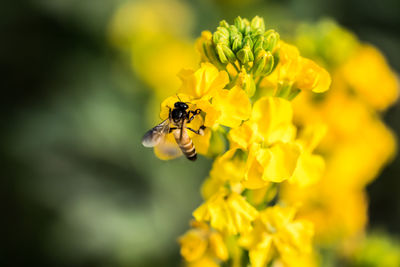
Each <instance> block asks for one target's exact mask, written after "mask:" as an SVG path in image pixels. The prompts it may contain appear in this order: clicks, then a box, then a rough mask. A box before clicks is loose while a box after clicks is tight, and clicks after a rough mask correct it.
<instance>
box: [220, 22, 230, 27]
mask: <svg viewBox="0 0 400 267" xmlns="http://www.w3.org/2000/svg"><path fill="white" fill-rule="evenodd" d="M219 26H221V27H223V28H229V23H228V22H226V20H221V21H220V22H219Z"/></svg>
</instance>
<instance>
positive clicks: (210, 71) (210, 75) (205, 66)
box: [178, 63, 229, 99]
mask: <svg viewBox="0 0 400 267" xmlns="http://www.w3.org/2000/svg"><path fill="white" fill-rule="evenodd" d="M178 76H179V78H180V79H181V80H182V86H181V87H180V88H179V92H180V93H183V94H187V95H190V96H192V97H193V98H196V99H198V98H205V99H210V98H211V97H212V96H214V95H215V94H216V93H217V92H218V90H220V89H222V88H224V87H225V85H227V84H228V82H229V77H228V74H227V73H226V72H225V71H219V70H218V69H217V68H216V67H215V66H214V65H212V64H211V63H202V64H201V67H200V68H199V69H198V70H196V71H194V70H186V69H185V70H182V71H181V72H180V73H179V75H178Z"/></svg>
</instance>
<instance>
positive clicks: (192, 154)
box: [179, 138, 197, 160]
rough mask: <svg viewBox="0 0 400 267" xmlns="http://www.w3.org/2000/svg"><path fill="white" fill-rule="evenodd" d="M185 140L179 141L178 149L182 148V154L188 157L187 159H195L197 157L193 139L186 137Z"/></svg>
mask: <svg viewBox="0 0 400 267" xmlns="http://www.w3.org/2000/svg"><path fill="white" fill-rule="evenodd" d="M185 141H187V142H183V141H182V142H181V143H180V144H179V147H180V149H181V150H182V152H183V154H184V155H185V156H186V157H187V158H188V159H189V160H196V158H197V152H196V149H195V148H194V145H193V141H192V140H191V139H190V138H188V139H187V140H185Z"/></svg>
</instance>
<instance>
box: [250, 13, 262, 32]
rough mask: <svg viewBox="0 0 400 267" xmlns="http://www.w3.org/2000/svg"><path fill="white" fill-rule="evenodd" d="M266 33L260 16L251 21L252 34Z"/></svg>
mask: <svg viewBox="0 0 400 267" xmlns="http://www.w3.org/2000/svg"><path fill="white" fill-rule="evenodd" d="M264 31H265V24H264V20H263V19H262V18H260V17H259V16H255V17H254V18H253V19H252V20H251V32H252V33H256V34H262V33H264Z"/></svg>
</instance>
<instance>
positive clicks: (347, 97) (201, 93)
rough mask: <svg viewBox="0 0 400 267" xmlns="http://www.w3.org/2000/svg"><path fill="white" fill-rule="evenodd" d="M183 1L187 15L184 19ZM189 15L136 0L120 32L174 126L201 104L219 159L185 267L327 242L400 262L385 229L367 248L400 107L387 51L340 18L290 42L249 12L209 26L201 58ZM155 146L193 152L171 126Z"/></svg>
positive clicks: (184, 251) (279, 259)
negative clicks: (177, 116)
mask: <svg viewBox="0 0 400 267" xmlns="http://www.w3.org/2000/svg"><path fill="white" fill-rule="evenodd" d="M172 9H179V10H180V14H182V17H181V18H177V20H176V21H177V22H178V24H179V25H176V24H175V23H176V21H175V20H170V19H169V18H170V12H169V11H170V10H172ZM150 11H151V12H150ZM153 13H154V14H156V15H149V14H153ZM191 17H192V16H190V10H189V9H187V7H185V6H184V5H183V4H182V3H180V2H179V1H172V2H168V5H166V4H165V3H164V2H162V1H149V2H148V3H146V4H143V3H136V2H135V3H128V4H126V5H124V6H122V7H121V9H120V10H118V12H117V14H116V16H115V17H114V19H113V21H112V24H111V27H110V29H111V37H112V41H113V42H114V43H115V44H116V45H117V46H118V47H120V48H122V50H124V51H129V52H130V54H131V58H132V67H133V69H134V71H135V73H136V75H137V76H139V77H140V78H141V79H142V81H144V82H145V83H146V84H147V85H149V86H150V87H151V88H152V89H153V90H154V95H155V97H154V99H153V103H156V104H154V105H152V107H151V108H152V109H154V108H155V105H157V106H158V105H159V103H160V102H161V111H160V114H159V117H160V118H161V119H162V120H164V119H167V118H168V116H169V110H170V108H171V107H173V106H174V103H175V102H178V101H183V102H186V103H187V104H188V105H189V110H197V109H200V110H201V113H200V114H199V116H196V117H195V118H194V119H193V120H192V121H191V122H190V124H188V127H190V128H192V129H194V130H197V129H200V127H201V126H204V127H205V130H204V133H203V134H202V135H199V134H196V133H194V132H192V131H187V132H188V135H189V136H190V138H191V139H192V140H193V143H194V145H195V148H196V151H197V153H198V154H201V155H204V156H207V157H211V158H212V159H213V164H212V168H211V170H210V172H209V175H208V177H207V178H206V179H205V181H204V183H203V185H202V188H201V194H202V197H203V199H204V203H203V204H201V205H200V206H199V207H198V208H197V209H196V210H195V211H194V212H193V217H194V219H193V221H192V222H191V228H190V229H189V230H188V231H187V232H186V233H185V234H183V235H182V236H181V237H180V238H179V244H180V246H181V255H182V257H183V259H184V261H185V264H186V265H187V266H193V267H194V266H205V267H207V266H209V267H210V266H211V267H216V266H221V265H223V266H249V265H251V266H257V267H258V266H260V267H261V266H316V265H318V260H319V257H323V256H321V255H318V252H319V251H318V248H323V249H328V250H332V248H335V251H340V253H342V255H341V256H340V257H341V258H343V257H348V259H350V261H354V262H355V263H359V262H362V263H363V264H372V265H371V266H379V264H380V265H382V262H381V259H380V257H379V255H377V254H376V253H371V250H374V251H375V250H376V251H380V250H381V252H379V253H380V254H382V255H383V253H384V252H386V253H387V254H388V255H389V254H390V256H388V258H390V260H388V261H387V262H385V264H386V265H387V266H398V262H399V256H398V255H399V254H398V253H395V252H394V251H389V249H387V247H388V245H387V244H386V243H385V242H386V241H385V240H384V239H382V238H381V237H379V238H378V239H377V238H372V239H371V238H366V239H365V240H366V241H365V242H364V244H362V245H361V246H360V245H359V242H360V240H362V237H363V234H364V230H365V226H366V223H367V198H366V193H365V187H366V185H367V184H368V183H370V182H371V181H372V180H373V179H375V178H376V177H377V175H378V173H379V171H380V170H381V169H382V167H383V166H384V165H385V164H386V163H387V162H388V161H389V160H390V159H391V158H392V157H393V155H394V154H395V150H396V149H395V148H396V141H395V137H394V135H393V133H392V132H391V131H390V129H388V128H387V127H386V126H385V124H384V123H383V122H382V120H381V119H380V115H381V113H382V112H383V111H385V110H386V109H387V108H388V107H389V106H390V105H392V104H393V103H394V102H395V101H396V99H397V97H398V81H397V78H396V75H395V74H394V72H393V71H392V70H391V69H390V67H389V66H388V64H387V62H386V61H385V58H384V56H383V55H382V54H381V53H380V51H379V50H377V49H376V48H375V47H373V46H371V45H368V44H364V43H361V42H360V41H359V40H357V38H356V37H355V36H354V35H353V34H352V33H350V32H348V31H347V30H346V29H344V28H341V27H339V26H338V25H336V24H335V23H334V22H332V21H322V22H320V23H318V24H316V25H309V24H303V25H300V26H299V27H298V30H297V33H296V35H295V36H294V38H293V39H292V40H293V43H294V44H295V45H291V44H289V43H286V42H284V41H282V40H281V39H280V35H279V34H278V32H276V31H275V30H273V29H269V28H267V27H266V25H265V23H264V20H263V19H262V18H260V17H254V18H253V19H251V20H247V19H244V18H240V17H238V18H236V19H235V20H234V21H233V23H232V24H229V23H228V22H226V21H221V22H220V24H219V25H218V27H216V29H215V31H214V32H210V31H204V32H202V34H201V36H200V37H199V38H198V39H197V41H196V48H197V50H198V52H199V54H200V59H201V62H200V64H199V65H197V58H198V55H196V53H195V50H194V49H193V48H192V40H190V38H188V37H187V36H188V35H185V33H184V32H181V31H182V30H183V31H185V29H186V30H187V29H188V28H190V25H191V23H190V22H191V20H190V18H191ZM132 18H134V19H132ZM138 22H143V23H138ZM182 25H185V27H182ZM178 26H179V27H178ZM156 61H157V62H159V64H154V62H156ZM317 63H318V64H317ZM195 66H197V67H195ZM321 66H323V67H321ZM182 67H185V68H187V67H190V68H191V69H181V68H182ZM179 70H180V71H179ZM327 70H328V71H329V73H328V71H327ZM176 73H178V78H176V75H175V74H176ZM331 77H332V81H331ZM179 80H180V83H179ZM331 83H332V85H331ZM329 88H330V90H328V89H329ZM176 89H178V90H177V91H176ZM158 108H159V107H157V109H158ZM152 113H154V112H152ZM160 118H157V120H159V119H160ZM154 119H155V118H153V122H154ZM376 140H379V142H377V141H376ZM154 152H155V154H156V156H157V157H159V158H160V159H163V160H169V159H173V158H176V157H178V156H180V155H181V154H182V152H181V150H180V149H179V147H178V146H177V144H176V141H175V140H174V137H173V135H172V134H170V135H167V139H166V140H165V142H163V143H162V144H161V145H159V146H156V147H155V148H154ZM371 240H372V241H371ZM377 240H378V241H377ZM361 243H362V242H361ZM379 249H380V250H379ZM366 251H368V252H366ZM387 251H389V252H387ZM335 253H336V252H335ZM367 254H368V255H369V256H368V257H366V256H365V255H367ZM377 262H379V263H377ZM374 264H375V265H374Z"/></svg>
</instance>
